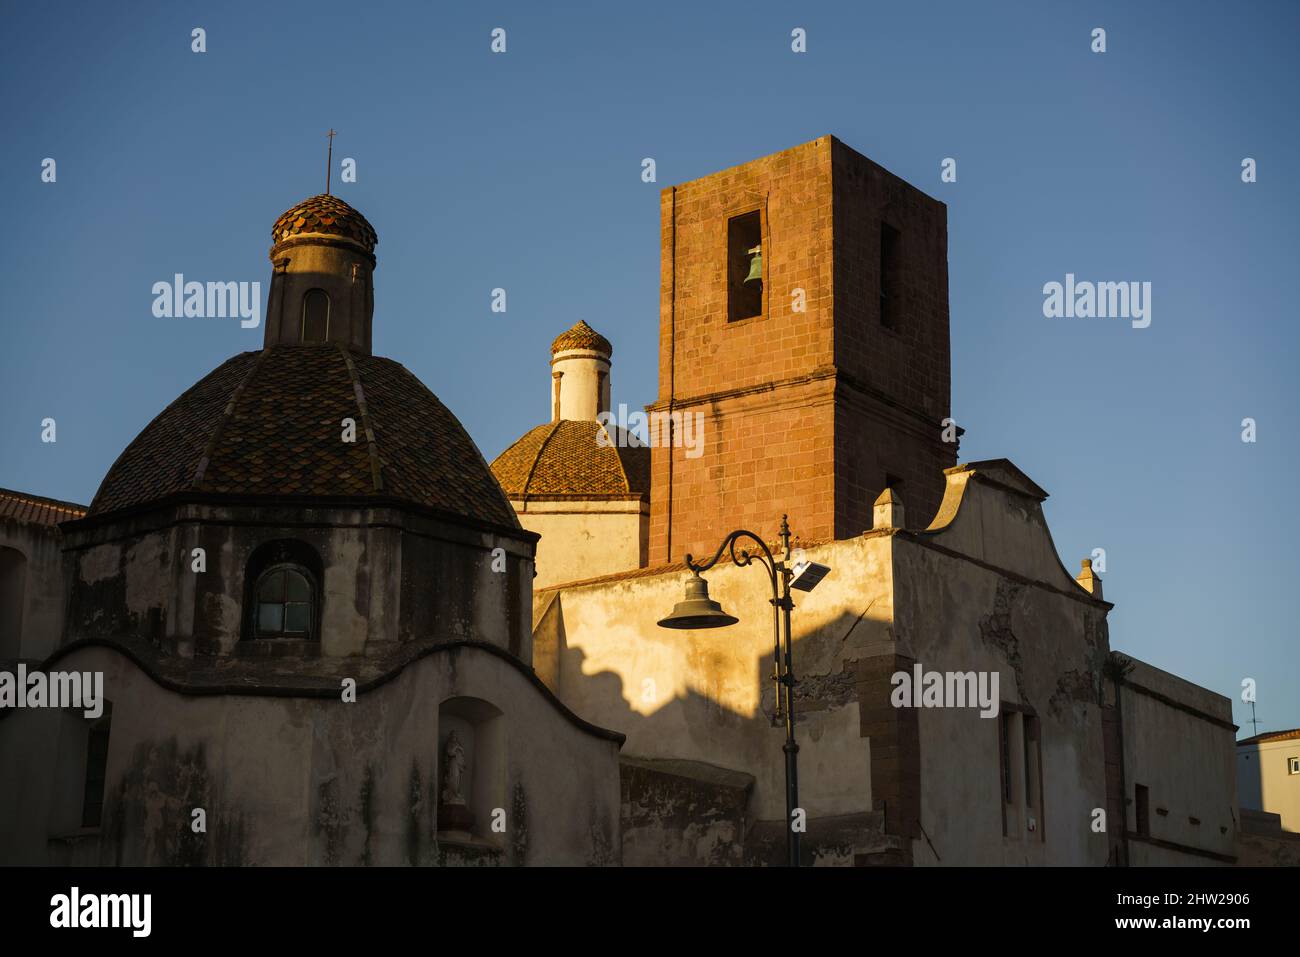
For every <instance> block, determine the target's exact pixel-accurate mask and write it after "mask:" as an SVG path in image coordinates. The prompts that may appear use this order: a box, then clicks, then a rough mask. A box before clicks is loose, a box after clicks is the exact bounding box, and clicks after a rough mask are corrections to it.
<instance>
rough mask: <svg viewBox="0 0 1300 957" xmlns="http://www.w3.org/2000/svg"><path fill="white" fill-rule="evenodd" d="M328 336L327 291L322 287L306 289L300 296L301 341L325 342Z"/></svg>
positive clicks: (328, 307)
mask: <svg viewBox="0 0 1300 957" xmlns="http://www.w3.org/2000/svg"><path fill="white" fill-rule="evenodd" d="M329 337H330V297H329V293H327V292H326V291H325V290H324V289H308V290H307V295H305V296H303V297H302V341H303V342H327V341H329Z"/></svg>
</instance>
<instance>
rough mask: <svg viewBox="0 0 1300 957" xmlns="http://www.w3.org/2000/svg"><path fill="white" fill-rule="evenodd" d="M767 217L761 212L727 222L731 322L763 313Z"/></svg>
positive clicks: (728, 317)
mask: <svg viewBox="0 0 1300 957" xmlns="http://www.w3.org/2000/svg"><path fill="white" fill-rule="evenodd" d="M766 269H767V257H766V256H764V255H763V217H762V215H761V213H760V211H759V210H757V209H756V210H754V211H753V212H752V213H744V214H742V215H740V216H733V217H732V218H731V219H729V220H727V321H728V322H738V321H740V320H741V319H752V318H754V317H755V316H761V315H762V314H763V279H764V278H765V277H766V275H767V273H766V271H765V270H766Z"/></svg>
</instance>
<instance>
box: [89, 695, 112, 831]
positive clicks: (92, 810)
mask: <svg viewBox="0 0 1300 957" xmlns="http://www.w3.org/2000/svg"><path fill="white" fill-rule="evenodd" d="M112 723H113V706H112V705H111V704H109V703H108V702H107V701H105V702H104V713H103V714H101V715H100V716H99V717H98V718H96V719H95V720H94V721H92V722H91V723H90V730H89V732H88V735H87V738H86V787H85V793H84V795H83V798H82V803H81V826H82V827H99V824H100V820H101V818H102V817H103V816H104V783H105V779H106V778H107V776H108V733H109V729H110V726H111V725H112Z"/></svg>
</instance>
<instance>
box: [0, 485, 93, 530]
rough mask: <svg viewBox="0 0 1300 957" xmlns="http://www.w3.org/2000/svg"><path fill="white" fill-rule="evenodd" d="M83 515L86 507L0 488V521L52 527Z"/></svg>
mask: <svg viewBox="0 0 1300 957" xmlns="http://www.w3.org/2000/svg"><path fill="white" fill-rule="evenodd" d="M85 514H86V506H84V505H78V504H77V503H76V502H63V501H60V500H59V499H57V498H46V497H45V496H43V495H29V494H27V493H26V492H15V491H14V490H13V489H7V488H0V520H4V519H8V520H10V521H15V522H22V523H23V524H25V525H46V526H53V525H58V524H59V523H60V522H70V521H72V520H73V519H77V518H81V517H83V516H84V515H85Z"/></svg>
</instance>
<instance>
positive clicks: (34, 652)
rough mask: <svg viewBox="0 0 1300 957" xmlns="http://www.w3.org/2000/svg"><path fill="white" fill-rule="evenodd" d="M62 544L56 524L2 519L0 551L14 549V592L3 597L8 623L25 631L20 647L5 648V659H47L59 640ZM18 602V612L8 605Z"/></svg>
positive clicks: (9, 570)
mask: <svg viewBox="0 0 1300 957" xmlns="http://www.w3.org/2000/svg"><path fill="white" fill-rule="evenodd" d="M61 545H62V540H61V537H60V535H59V531H58V529H57V528H54V527H51V526H44V525H32V524H29V523H26V522H17V521H12V520H0V549H12V550H13V552H12V553H9V554H8V556H7V560H6V561H5V562H4V566H3V567H4V573H5V581H6V584H7V585H11V586H12V591H6V592H5V593H4V594H3V595H0V601H3V602H5V603H6V608H5V610H4V614H5V616H6V622H7V626H8V624H10V623H11V625H12V626H13V627H16V629H17V631H18V634H19V635H20V637H19V640H18V641H17V642H16V646H15V645H14V644H10V645H9V646H7V647H5V646H0V659H3V658H6V657H9V658H44V657H45V656H46V655H48V654H49V653H50V652H51V651H53V650H54V648H55V646H56V645H57V644H58V641H59V635H60V634H61V633H62V631H63V609H64V602H65V592H64V578H63V556H62V553H61ZM19 556H21V557H19ZM19 592H21V594H19ZM14 600H17V601H18V602H19V608H18V609H16V610H15V609H13V608H12V607H10V606H9V605H8V603H9V602H11V601H14ZM9 640H10V642H11V643H12V636H11V637H10V639H9Z"/></svg>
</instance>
